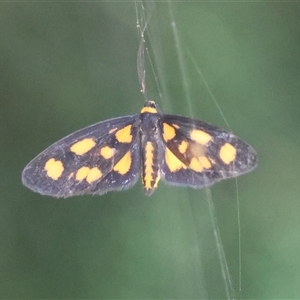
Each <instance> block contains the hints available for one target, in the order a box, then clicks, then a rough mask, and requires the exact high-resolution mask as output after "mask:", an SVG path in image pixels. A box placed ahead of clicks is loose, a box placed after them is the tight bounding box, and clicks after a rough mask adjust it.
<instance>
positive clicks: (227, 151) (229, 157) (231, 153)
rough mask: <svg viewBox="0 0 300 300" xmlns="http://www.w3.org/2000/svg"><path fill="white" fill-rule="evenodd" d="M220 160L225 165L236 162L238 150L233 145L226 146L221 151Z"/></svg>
mask: <svg viewBox="0 0 300 300" xmlns="http://www.w3.org/2000/svg"><path fill="white" fill-rule="evenodd" d="M219 155H220V158H221V159H222V161H223V162H224V163H225V164H227V165H228V164H230V163H231V162H233V161H234V160H235V157H236V149H235V148H234V147H233V146H232V145H231V144H228V143H226V144H224V145H223V146H222V147H221V149H220V153H219Z"/></svg>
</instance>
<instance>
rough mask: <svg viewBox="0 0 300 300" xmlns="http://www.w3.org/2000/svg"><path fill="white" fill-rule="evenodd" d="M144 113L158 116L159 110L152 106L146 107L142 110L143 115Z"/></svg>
mask: <svg viewBox="0 0 300 300" xmlns="http://www.w3.org/2000/svg"><path fill="white" fill-rule="evenodd" d="M144 113H149V114H157V109H156V108H154V107H151V106H144V107H143V108H142V110H141V114H144Z"/></svg>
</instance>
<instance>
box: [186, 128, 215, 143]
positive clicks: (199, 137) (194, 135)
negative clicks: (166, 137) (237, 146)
mask: <svg viewBox="0 0 300 300" xmlns="http://www.w3.org/2000/svg"><path fill="white" fill-rule="evenodd" d="M190 137H191V139H192V140H193V141H195V142H197V143H199V144H201V145H207V144H208V142H209V141H211V139H212V137H211V135H210V134H208V133H207V132H205V131H203V130H199V129H194V130H192V131H191V133H190Z"/></svg>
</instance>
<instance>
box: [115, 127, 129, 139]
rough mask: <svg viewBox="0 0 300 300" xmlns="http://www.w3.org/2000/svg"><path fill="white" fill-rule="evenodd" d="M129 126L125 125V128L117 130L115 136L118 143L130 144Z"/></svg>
mask: <svg viewBox="0 0 300 300" xmlns="http://www.w3.org/2000/svg"><path fill="white" fill-rule="evenodd" d="M131 127H132V126H131V125H127V126H126V127H124V128H122V129H119V130H118V131H117V132H116V134H115V136H116V139H117V141H118V142H120V143H131V141H132V135H131Z"/></svg>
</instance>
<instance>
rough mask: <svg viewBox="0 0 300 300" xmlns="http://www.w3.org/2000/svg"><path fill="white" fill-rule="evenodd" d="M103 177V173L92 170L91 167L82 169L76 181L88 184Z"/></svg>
mask: <svg viewBox="0 0 300 300" xmlns="http://www.w3.org/2000/svg"><path fill="white" fill-rule="evenodd" d="M101 177H102V173H101V171H100V170H99V169H98V168H96V167H94V168H92V169H90V168H89V167H82V168H80V169H79V170H78V171H77V173H76V177H75V179H76V180H78V181H82V180H84V179H85V180H86V181H87V182H88V183H92V182H93V181H96V180H98V179H100V178H101Z"/></svg>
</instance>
